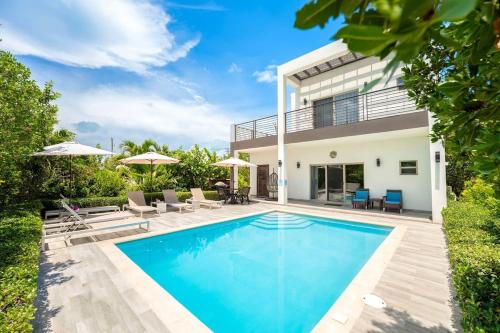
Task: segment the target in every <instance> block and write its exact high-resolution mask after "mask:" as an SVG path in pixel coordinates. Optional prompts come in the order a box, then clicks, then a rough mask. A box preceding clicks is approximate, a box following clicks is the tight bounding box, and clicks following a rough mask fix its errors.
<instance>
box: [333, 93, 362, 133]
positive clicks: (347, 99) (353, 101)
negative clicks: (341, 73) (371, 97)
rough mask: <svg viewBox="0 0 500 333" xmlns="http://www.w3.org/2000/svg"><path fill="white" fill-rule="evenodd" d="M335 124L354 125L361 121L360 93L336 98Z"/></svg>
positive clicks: (346, 94) (345, 94)
mask: <svg viewBox="0 0 500 333" xmlns="http://www.w3.org/2000/svg"><path fill="white" fill-rule="evenodd" d="M335 118H336V119H335V124H336V125H340V124H348V123H354V122H357V121H358V120H359V105H358V91H357V90H355V91H350V92H348V93H344V94H340V95H336V96H335Z"/></svg>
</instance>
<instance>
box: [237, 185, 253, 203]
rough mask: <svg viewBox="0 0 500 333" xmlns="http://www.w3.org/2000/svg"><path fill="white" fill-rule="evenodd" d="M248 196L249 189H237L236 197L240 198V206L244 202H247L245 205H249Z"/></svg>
mask: <svg viewBox="0 0 500 333" xmlns="http://www.w3.org/2000/svg"><path fill="white" fill-rule="evenodd" d="M249 194H250V187H248V186H246V187H242V188H240V189H238V197H239V198H240V201H241V203H242V204H243V203H244V202H245V200H246V201H247V203H250V197H249Z"/></svg>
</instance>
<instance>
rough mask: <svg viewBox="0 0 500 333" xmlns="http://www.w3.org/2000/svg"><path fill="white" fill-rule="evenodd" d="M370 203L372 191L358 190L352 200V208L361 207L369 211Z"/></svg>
mask: <svg viewBox="0 0 500 333" xmlns="http://www.w3.org/2000/svg"><path fill="white" fill-rule="evenodd" d="M369 201H370V190H368V189H367V188H362V189H359V190H356V192H355V193H354V197H353V198H352V208H356V207H358V206H361V207H363V208H364V209H368V202H369Z"/></svg>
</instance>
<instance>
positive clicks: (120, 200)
mask: <svg viewBox="0 0 500 333" xmlns="http://www.w3.org/2000/svg"><path fill="white" fill-rule="evenodd" d="M203 193H204V195H205V198H207V199H211V200H216V199H217V198H218V196H217V192H216V191H203ZM144 197H145V199H146V203H147V204H149V203H150V202H151V201H153V200H156V199H161V200H163V193H162V192H153V193H144ZM177 198H178V199H179V201H181V202H184V201H185V200H186V199H189V198H191V192H177ZM70 201H71V203H72V204H76V205H78V206H79V207H82V208H85V207H97V206H113V205H116V206H119V207H120V208H121V207H122V206H123V205H124V204H126V203H127V202H128V199H127V196H118V197H88V198H72V199H71V200H70ZM41 202H42V205H43V208H44V210H51V209H58V208H59V207H60V200H55V199H42V200H41Z"/></svg>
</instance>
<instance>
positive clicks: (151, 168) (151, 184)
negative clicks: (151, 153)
mask: <svg viewBox="0 0 500 333" xmlns="http://www.w3.org/2000/svg"><path fill="white" fill-rule="evenodd" d="M149 166H150V168H149V171H150V174H149V181H150V185H149V192H150V193H153V160H151V164H150V165H149Z"/></svg>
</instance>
